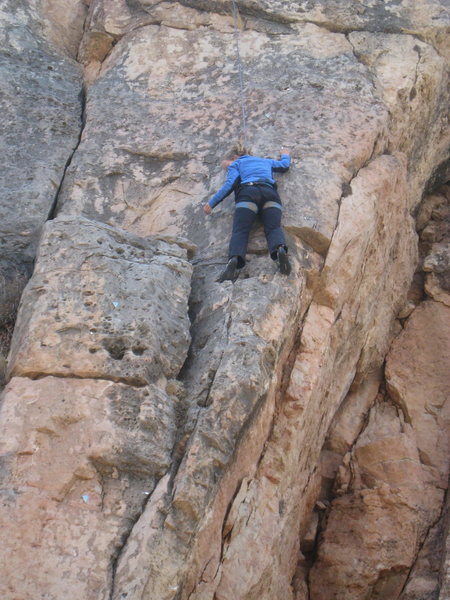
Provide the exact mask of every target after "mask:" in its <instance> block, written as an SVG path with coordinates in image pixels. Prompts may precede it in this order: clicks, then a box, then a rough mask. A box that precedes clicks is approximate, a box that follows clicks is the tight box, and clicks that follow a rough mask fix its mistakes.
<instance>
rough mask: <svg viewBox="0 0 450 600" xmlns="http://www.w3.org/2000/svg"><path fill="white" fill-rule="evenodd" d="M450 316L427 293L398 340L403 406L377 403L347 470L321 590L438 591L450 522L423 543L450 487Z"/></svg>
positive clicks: (320, 571) (321, 569)
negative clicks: (444, 535) (432, 554)
mask: <svg viewBox="0 0 450 600" xmlns="http://www.w3.org/2000/svg"><path fill="white" fill-rule="evenodd" d="M449 323H450V313H449V309H448V308H447V307H446V306H444V305H443V304H440V303H438V302H432V301H427V302H423V303H422V304H421V305H420V306H419V307H418V308H417V309H416V310H415V311H414V312H413V313H412V315H411V317H410V318H409V319H408V321H407V322H406V326H405V329H404V330H403V332H402V333H401V334H400V335H399V336H398V337H397V338H396V339H395V340H394V342H393V344H392V346H391V349H390V352H389V355H388V359H387V364H386V380H387V385H388V390H389V393H390V394H391V396H392V398H393V399H394V401H395V403H396V404H397V408H395V407H394V406H393V405H392V404H389V403H388V402H385V401H379V402H378V403H377V404H376V405H375V407H374V409H372V411H371V414H370V419H369V423H368V425H367V427H366V428H365V429H364V431H363V433H362V434H361V435H360V436H359V437H358V440H357V442H356V444H355V446H354V447H353V450H352V454H351V458H350V460H349V461H347V463H346V468H345V467H343V468H342V470H340V472H339V477H338V484H337V487H338V493H339V494H340V497H338V498H337V499H335V500H334V501H333V503H332V508H331V512H330V515H329V517H328V522H327V526H326V529H325V532H324V534H323V537H322V539H321V541H320V544H319V559H318V561H317V562H316V564H315V565H314V567H313V569H312V571H311V574H310V578H311V579H310V580H311V590H310V591H311V597H312V598H313V599H315V598H320V599H324V600H326V599H327V598H330V599H331V598H334V599H340V598H342V599H344V598H345V599H346V600H347V599H349V600H350V599H357V598H361V599H362V598H366V597H367V590H371V594H372V596H371V597H374V598H377V597H382V598H385V599H386V600H390V599H392V600H394V599H397V598H399V597H402V598H419V597H420V598H423V597H428V596H425V595H422V596H420V593H423V594H425V593H434V592H436V590H438V591H439V588H438V580H437V573H438V572H439V568H440V552H438V556H437V557H436V560H437V562H436V561H434V563H436V564H434V567H433V561H432V562H431V564H430V563H429V560H428V568H427V569H425V568H424V565H425V564H427V552H428V554H430V552H431V550H430V549H429V546H431V547H432V546H433V544H434V547H435V548H438V549H439V550H440V549H441V548H442V539H440V538H441V537H442V525H441V526H440V527H439V529H436V531H433V532H432V533H431V534H430V536H429V538H428V539H427V544H428V546H425V547H421V546H422V543H423V542H424V541H425V539H426V536H427V534H428V530H429V529H430V528H431V527H432V526H433V525H435V524H436V523H437V521H438V520H439V517H440V513H441V507H442V502H443V497H444V492H445V490H446V488H447V486H448V474H449V436H448V433H449V430H450V404H449V401H448V400H449V398H450V394H449V389H448V385H449V380H448V365H449V364H450V335H449V333H450V332H449ZM399 409H400V411H401V412H399ZM419 550H420V551H421V554H420V557H419V560H418V561H417V562H415V560H416V555H417V554H418V552H419ZM413 565H414V571H413V573H412V574H411V575H410V571H411V568H412V566H413ZM408 577H409V581H408ZM407 583H408V586H407V587H406V591H405V595H404V596H401V593H402V591H403V589H404V588H405V585H406V584H407ZM408 590H409V592H408ZM420 590H422V592H421V591H420ZM417 594H419V595H417Z"/></svg>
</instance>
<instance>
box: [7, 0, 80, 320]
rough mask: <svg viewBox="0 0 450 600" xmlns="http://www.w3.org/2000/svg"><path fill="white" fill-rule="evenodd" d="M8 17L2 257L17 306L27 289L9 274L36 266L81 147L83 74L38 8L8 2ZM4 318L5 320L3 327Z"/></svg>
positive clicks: (26, 3)
mask: <svg viewBox="0 0 450 600" xmlns="http://www.w3.org/2000/svg"><path fill="white" fill-rule="evenodd" d="M2 11H4V12H2V19H3V21H2V29H1V32H0V77H1V80H2V94H1V97H0V111H1V114H2V136H1V140H2V141H1V144H2V145H1V154H2V161H1V166H0V253H1V256H2V257H3V266H4V268H5V270H4V271H3V273H2V277H3V283H2V285H3V287H4V288H5V293H6V294H7V296H8V297H10V298H11V301H12V302H13V304H14V303H17V302H18V300H19V298H20V291H21V290H20V287H21V286H20V285H18V282H17V281H16V279H15V277H14V276H12V277H10V274H12V273H13V272H14V271H15V270H16V269H19V271H20V278H22V276H23V274H24V273H25V272H26V271H27V268H26V266H25V265H29V264H30V262H32V260H33V258H34V254H35V246H36V242H37V239H38V236H39V230H40V227H41V226H42V224H43V223H44V222H45V221H46V220H47V218H48V216H49V213H51V211H52V206H53V203H54V201H55V198H56V195H57V192H58V188H59V185H60V182H61V179H62V176H63V173H64V168H65V165H66V162H67V161H68V160H69V158H70V156H71V154H72V152H73V150H74V148H75V146H76V144H77V142H78V137H79V134H80V126H81V110H82V108H81V107H82V101H81V95H80V94H81V87H82V75H81V71H80V67H79V66H78V65H77V64H76V63H75V62H74V61H73V60H72V59H70V58H68V57H67V56H65V55H64V54H63V53H62V52H61V51H60V50H59V49H58V48H57V47H56V46H54V45H53V44H52V42H51V41H49V40H47V39H46V38H45V37H44V34H43V31H42V19H41V17H40V15H39V13H38V12H37V10H35V9H34V8H33V7H32V5H31V4H29V3H28V2H24V1H22V0H20V1H19V2H17V1H11V0H5V1H4V2H2ZM9 256H11V260H10V261H9V259H8V257H9ZM22 265H23V266H22ZM14 296H15V298H14ZM2 308H3V307H2V306H1V304H0V310H1V309H2ZM4 318H5V316H4V315H0V321H1V319H4Z"/></svg>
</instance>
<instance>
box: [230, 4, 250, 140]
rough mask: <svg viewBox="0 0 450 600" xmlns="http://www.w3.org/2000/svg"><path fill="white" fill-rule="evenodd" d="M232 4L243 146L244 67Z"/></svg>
mask: <svg viewBox="0 0 450 600" xmlns="http://www.w3.org/2000/svg"><path fill="white" fill-rule="evenodd" d="M232 3H233V20H234V41H235V46H236V63H237V67H238V73H239V95H240V103H241V131H242V142H243V144H244V146H246V145H247V114H246V110H245V104H246V102H245V89H244V67H243V66H242V61H241V52H240V47H239V27H238V17H239V13H238V9H237V5H236V0H232Z"/></svg>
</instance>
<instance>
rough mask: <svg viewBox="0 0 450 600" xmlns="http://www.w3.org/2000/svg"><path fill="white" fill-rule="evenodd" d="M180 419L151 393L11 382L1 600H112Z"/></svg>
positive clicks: (75, 383) (3, 451) (71, 383)
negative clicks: (130, 535)
mask: <svg viewBox="0 0 450 600" xmlns="http://www.w3.org/2000/svg"><path fill="white" fill-rule="evenodd" d="M174 411H175V405H174V403H173V401H172V400H171V398H170V397H169V396H167V395H166V394H165V393H164V392H163V391H162V390H161V389H158V388H157V387H156V386H154V385H151V386H146V387H142V388H139V389H138V388H132V387H129V386H126V385H123V384H118V383H113V382H110V381H102V380H92V379H84V380H80V379H71V378H66V379H61V378H54V377H45V378H43V379H41V380H39V381H31V380H29V379H27V378H21V377H19V378H14V379H13V380H12V381H11V382H10V383H9V385H8V386H7V387H6V389H5V391H4V394H3V398H2V404H1V412H0V415H1V423H2V425H1V439H2V442H1V445H0V456H1V464H2V470H1V490H2V503H1V510H0V523H1V529H2V535H3V539H4V540H5V541H6V540H8V543H4V544H2V547H1V550H0V555H1V560H0V563H1V565H2V566H1V577H0V593H1V596H2V598H5V599H6V598H22V599H23V600H25V599H26V600H32V599H34V598H36V594H37V593H39V594H40V595H41V594H45V595H46V596H47V597H49V598H67V597H68V596H71V597H73V598H83V599H85V600H100V599H102V600H106V599H107V598H109V597H110V587H111V578H112V577H113V568H112V565H113V563H114V559H115V557H116V556H117V553H118V552H119V551H120V548H121V546H122V544H123V539H124V537H125V536H126V534H127V532H128V531H129V529H130V528H131V526H132V524H133V521H134V520H135V519H136V517H137V516H138V515H139V514H140V512H141V511H142V508H143V506H144V505H145V503H146V501H147V500H148V498H149V497H150V496H151V494H152V492H153V489H154V487H155V485H156V483H157V482H158V481H159V480H160V479H161V477H162V476H163V475H164V473H165V472H166V471H167V470H168V468H169V466H170V462H171V451H172V445H173V442H174V439H175V415H174ZM25 573H26V576H24V574H25ZM37 590H39V592H37Z"/></svg>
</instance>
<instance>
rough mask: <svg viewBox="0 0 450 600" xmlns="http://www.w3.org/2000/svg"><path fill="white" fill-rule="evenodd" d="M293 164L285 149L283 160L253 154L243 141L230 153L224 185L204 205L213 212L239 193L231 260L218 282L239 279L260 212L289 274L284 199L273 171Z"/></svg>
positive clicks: (270, 244)
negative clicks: (232, 193)
mask: <svg viewBox="0 0 450 600" xmlns="http://www.w3.org/2000/svg"><path fill="white" fill-rule="evenodd" d="M290 163H291V157H290V153H289V151H288V150H286V149H282V150H281V159H280V160H273V159H271V158H261V157H258V156H252V155H251V154H250V152H249V151H248V150H247V149H245V148H243V147H242V146H241V144H235V145H234V146H233V148H232V150H231V151H230V152H229V153H228V154H227V155H226V158H225V160H224V162H223V163H222V165H223V167H224V168H225V169H227V170H228V173H227V178H226V181H225V183H224V184H223V186H222V187H221V188H220V189H219V191H218V192H217V193H216V194H214V196H213V197H212V198H211V199H210V200H209V201H208V202H207V203H206V204H205V205H204V206H203V210H204V211H205V213H206V214H207V215H209V214H210V213H211V211H212V209H213V208H214V207H215V206H216V205H217V204H219V202H222V200H223V199H224V198H226V197H227V196H228V195H229V194H230V193H231V192H232V191H234V193H235V202H236V209H235V212H234V219H233V230H232V234H231V239H230V245H229V252H228V257H229V260H228V263H227V266H226V268H225V270H224V271H223V272H222V273H221V275H220V276H219V278H218V280H217V281H218V282H222V281H226V280H230V281H236V279H237V278H238V275H239V271H240V269H242V267H243V266H244V265H245V255H246V252H247V244H248V237H249V233H250V229H251V227H252V225H253V223H254V221H255V219H256V217H257V215H260V217H261V220H262V222H263V225H264V233H265V235H266V240H267V246H268V248H269V252H270V256H271V258H272V259H273V260H274V261H277V262H278V268H279V270H280V272H281V273H282V274H283V275H289V273H290V272H291V265H290V263H289V259H288V257H287V251H288V248H287V246H286V241H285V237H284V233H283V230H282V228H281V211H282V208H281V200H280V196H279V195H278V192H277V185H276V183H275V180H274V179H273V175H272V171H281V172H284V171H287V170H288V169H289V166H290Z"/></svg>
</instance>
